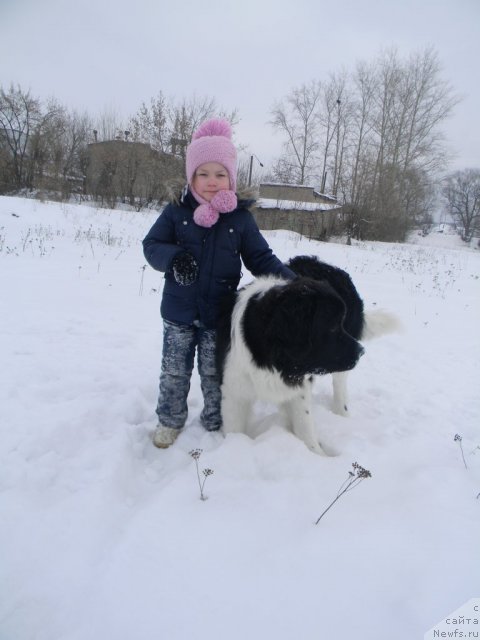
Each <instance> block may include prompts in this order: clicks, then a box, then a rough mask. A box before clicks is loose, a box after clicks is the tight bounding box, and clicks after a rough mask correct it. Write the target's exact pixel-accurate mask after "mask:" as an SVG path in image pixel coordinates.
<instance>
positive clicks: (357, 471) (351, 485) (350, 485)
mask: <svg viewBox="0 0 480 640" xmlns="http://www.w3.org/2000/svg"><path fill="white" fill-rule="evenodd" d="M352 467H353V469H354V472H352V471H349V472H348V478H347V479H346V480H345V482H344V483H343V484H342V485H341V487H340V489H339V490H338V493H337V495H336V497H335V498H334V500H332V502H331V503H330V504H329V505H328V507H327V508H326V509H325V511H324V512H323V513H322V515H321V516H320V517H319V518H318V519H317V520H316V522H315V524H318V523H319V522H320V520H321V519H322V518H323V516H324V515H325V514H326V513H327V512H328V511H330V509H331V508H332V507H333V505H334V504H336V502H337V501H338V500H339V499H340V498H341V497H342V496H343V495H345V494H346V493H347V492H348V491H352V489H355V487H357V486H358V485H359V484H360V483H361V482H362V480H365V478H371V477H372V474H371V473H370V471H367V469H364V468H363V467H361V466H360V465H359V464H357V463H356V462H354V463H353V464H352Z"/></svg>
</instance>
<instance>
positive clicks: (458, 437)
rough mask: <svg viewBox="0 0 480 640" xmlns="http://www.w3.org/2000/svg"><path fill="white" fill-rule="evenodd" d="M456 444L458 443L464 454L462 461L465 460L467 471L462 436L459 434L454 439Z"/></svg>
mask: <svg viewBox="0 0 480 640" xmlns="http://www.w3.org/2000/svg"><path fill="white" fill-rule="evenodd" d="M454 440H455V442H458V444H459V445H460V451H461V452H462V459H463V464H464V465H465V469H468V467H467V462H466V460H465V454H464V453H463V445H462V436H460V435H459V434H458V433H457V434H456V435H455V438H454Z"/></svg>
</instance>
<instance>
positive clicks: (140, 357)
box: [0, 197, 480, 640]
mask: <svg viewBox="0 0 480 640" xmlns="http://www.w3.org/2000/svg"><path fill="white" fill-rule="evenodd" d="M155 218H156V214H155V213H126V212H121V211H106V210H96V209H93V208H90V207H87V206H75V205H62V204H53V203H48V202H46V203H40V202H38V201H34V200H26V199H19V198H8V197H1V198H0V291H1V315H0V353H1V365H2V366H1V371H0V378H1V384H0V416H1V417H0V430H1V434H0V638H1V640H110V639H112V640H151V639H154V638H155V639H157V638H158V639H161V640H187V639H190V638H197V639H200V640H204V639H205V640H207V639H208V640H245V639H250V640H264V639H266V638H268V639H272V640H293V639H296V638H298V639H299V640H352V639H353V638H355V639H360V640H416V639H417V638H420V639H422V638H423V635H424V633H425V632H426V631H427V630H428V629H430V628H431V627H432V626H433V625H434V624H436V623H437V622H438V621H439V620H441V619H442V618H444V617H445V616H447V615H448V614H449V613H450V612H452V611H453V610H454V609H456V608H458V607H459V606H461V605H462V604H463V603H464V602H466V601H467V600H469V599H470V598H472V597H478V596H479V595H480V562H479V548H480V547H479V541H480V497H478V498H477V496H478V494H479V493H480V398H479V395H480V394H479V388H480V387H479V381H480V278H479V276H480V252H479V251H475V250H474V249H469V248H467V247H465V246H463V245H462V243H461V241H460V240H459V239H458V238H456V237H451V236H447V237H444V238H440V237H439V236H435V237H434V238H433V237H430V236H429V237H427V238H420V237H416V238H415V244H407V245H387V244H380V243H377V244H373V243H367V244H361V245H357V246H352V247H347V246H345V245H340V244H334V243H329V244H322V243H316V242H309V241H307V240H304V239H301V238H300V237H299V236H297V235H295V234H293V233H287V232H283V231H278V232H269V233H266V234H265V235H266V236H267V238H268V240H269V242H270V244H271V245H272V247H273V248H274V250H275V252H276V253H277V255H278V256H279V257H281V258H282V259H287V258H289V257H291V256H293V255H297V254H302V253H307V254H313V253H315V254H317V255H319V256H320V257H321V258H322V259H324V260H326V261H329V262H331V263H333V264H336V265H338V266H340V267H342V268H344V269H346V270H347V271H349V273H350V274H351V276H352V278H353V280H354V282H355V284H356V286H357V288H358V290H359V292H360V293H361V295H362V297H363V298H364V301H365V306H366V308H367V309H368V308H372V307H376V308H380V307H381V308H386V309H389V310H390V311H393V312H394V313H396V314H397V315H398V316H399V317H400V319H401V321H402V323H403V325H404V330H403V332H402V333H401V334H398V335H392V336H388V337H384V338H381V339H378V340H377V341H374V342H369V343H367V344H366V354H365V356H364V357H363V358H362V359H361V361H360V362H359V364H358V366H357V368H356V369H355V370H354V371H353V372H352V373H351V375H350V377H349V389H350V414H351V415H350V417H348V418H342V417H339V416H337V415H334V414H333V413H332V412H331V409H330V402H331V381H330V379H329V378H328V377H326V378H322V379H319V380H318V381H317V382H316V387H315V394H314V399H315V418H316V424H317V429H318V436H319V439H320V440H321V441H322V443H324V444H325V446H326V447H327V448H328V451H329V452H330V453H331V456H329V457H320V456H317V455H315V454H313V453H311V452H310V451H308V450H307V449H306V447H305V446H304V445H303V444H302V443H301V442H300V441H298V440H297V439H296V438H295V437H294V436H293V435H292V434H290V433H288V432H287V431H286V430H285V429H284V427H283V426H282V424H281V420H280V417H279V415H278V414H277V413H276V410H275V408H274V407H270V406H265V405H262V406H259V407H257V410H256V413H255V420H254V421H253V423H252V425H251V435H252V437H251V438H249V437H247V436H244V435H230V436H228V437H227V438H226V439H224V438H223V437H222V435H221V434H218V433H217V434H208V433H205V432H203V430H202V429H201V428H200V426H199V424H198V417H199V413H200V410H201V393H200V387H199V380H198V377H197V375H196V374H195V377H194V379H193V383H192V390H191V394H190V416H189V421H188V424H187V428H186V429H185V430H184V432H183V433H182V435H181V436H180V437H179V439H178V440H177V442H176V443H175V445H174V446H173V447H172V448H170V449H168V450H165V451H161V450H158V449H155V448H154V447H153V445H152V444H151V440H150V438H151V434H152V431H153V428H154V426H155V414H154V408H155V403H156V397H157V380H158V374H159V366H160V357H161V339H162V336H161V321H160V318H159V296H160V292H161V289H162V284H163V281H162V275H161V274H159V273H156V272H154V271H153V270H152V269H150V267H147V268H144V267H145V260H144V258H143V254H142V251H141V244H140V242H141V239H142V238H143V237H144V235H145V233H146V232H147V230H148V229H149V228H150V226H151V225H152V224H153V222H154V220H155ZM432 240H434V241H435V243H434V245H433V244H432ZM447 244H448V245H449V246H447ZM249 279H250V276H249V274H248V273H246V274H245V276H244V281H245V282H247V281H248V280H249ZM456 434H459V435H461V437H462V441H461V442H459V441H458V440H457V441H455V439H454V438H455V435H456ZM460 445H461V446H462V447H463V452H464V456H465V463H466V465H467V467H468V468H466V467H465V463H464V460H463V459H462V450H461V448H460ZM197 448H198V449H202V451H203V452H202V454H201V457H200V460H199V464H200V471H202V469H203V468H210V469H212V470H213V471H214V473H213V475H211V476H209V477H208V478H207V479H206V484H205V493H206V495H207V497H208V499H207V500H205V501H202V500H200V492H199V487H198V482H197V476H196V470H195V461H194V460H193V459H192V457H191V456H190V455H189V452H190V451H191V450H193V449H197ZM353 462H358V463H359V464H360V465H362V466H363V467H365V468H366V469H368V470H369V471H370V472H371V474H372V477H371V478H368V479H366V480H364V481H363V482H362V483H361V484H360V485H359V486H358V487H356V488H355V489H354V490H353V491H351V492H349V493H348V494H346V495H345V496H343V497H342V498H341V499H340V500H339V501H338V502H337V504H336V505H334V507H332V509H331V510H330V511H329V512H328V513H327V514H326V515H325V516H324V518H323V519H322V520H321V521H320V523H319V524H318V525H315V524H314V523H315V521H316V520H317V518H318V517H319V515H320V514H321V513H322V512H323V511H324V510H325V509H326V507H327V506H328V505H329V504H330V502H331V501H332V500H333V499H334V498H335V496H336V495H337V492H338V490H339V488H340V486H341V485H342V483H343V482H344V481H345V479H346V478H347V477H348V473H349V471H350V470H351V469H352V466H351V465H352V463H353ZM202 477H203V476H202Z"/></svg>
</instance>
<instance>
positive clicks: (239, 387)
mask: <svg viewBox="0 0 480 640" xmlns="http://www.w3.org/2000/svg"><path fill="white" fill-rule="evenodd" d="M249 387H250V384H249V382H248V381H247V380H243V379H242V380H240V379H239V378H238V377H237V376H230V375H228V373H227V375H226V376H225V379H224V382H223V384H222V421H223V432H224V433H246V432H247V426H248V422H249V419H250V415H251V411H252V405H253V398H252V397H251V396H250V395H249V394H248V392H247V391H248V389H249Z"/></svg>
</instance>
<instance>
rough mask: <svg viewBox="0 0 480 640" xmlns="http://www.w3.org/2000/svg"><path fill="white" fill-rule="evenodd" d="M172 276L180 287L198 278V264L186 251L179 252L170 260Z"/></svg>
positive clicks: (186, 285)
mask: <svg viewBox="0 0 480 640" xmlns="http://www.w3.org/2000/svg"><path fill="white" fill-rule="evenodd" d="M172 269H173V277H174V278H175V281H176V282H177V283H178V284H179V285H181V286H182V287H188V286H189V285H191V284H193V283H194V282H195V281H196V279H197V278H198V264H197V261H196V260H195V258H194V257H193V256H192V254H191V253H188V251H184V252H183V253H179V254H178V255H176V256H175V258H174V259H173V262H172Z"/></svg>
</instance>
